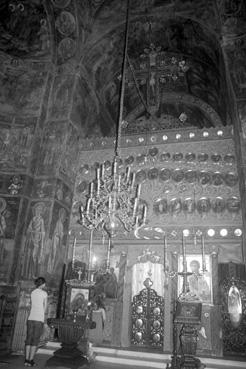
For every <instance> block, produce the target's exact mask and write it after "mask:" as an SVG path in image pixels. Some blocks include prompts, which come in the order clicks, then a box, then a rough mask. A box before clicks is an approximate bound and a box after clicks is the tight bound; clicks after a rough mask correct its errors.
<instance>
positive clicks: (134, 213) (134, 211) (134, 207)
mask: <svg viewBox="0 0 246 369" xmlns="http://www.w3.org/2000/svg"><path fill="white" fill-rule="evenodd" d="M137 206H138V199H137V198H135V199H134V205H133V218H134V217H135V215H136V211H137Z"/></svg>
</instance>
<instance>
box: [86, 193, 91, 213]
mask: <svg viewBox="0 0 246 369" xmlns="http://www.w3.org/2000/svg"><path fill="white" fill-rule="evenodd" d="M90 205H91V198H90V197H89V199H88V200H87V203H86V214H89V210H90Z"/></svg>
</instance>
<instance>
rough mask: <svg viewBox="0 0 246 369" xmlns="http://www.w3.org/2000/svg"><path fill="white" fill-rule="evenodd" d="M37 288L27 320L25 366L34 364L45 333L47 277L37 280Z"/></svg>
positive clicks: (33, 292) (33, 293) (32, 294)
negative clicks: (41, 338) (40, 341)
mask: <svg viewBox="0 0 246 369" xmlns="http://www.w3.org/2000/svg"><path fill="white" fill-rule="evenodd" d="M35 286H36V288H35V289H34V290H33V291H32V293H31V311H30V314H29V317H28V320H27V336H26V355H25V366H34V365H35V362H34V356H35V354H36V351H37V346H38V343H39V340H40V337H41V335H42V333H43V327H44V316H45V310H46V307H47V297H48V295H47V292H46V291H44V288H45V279H44V278H43V277H39V278H37V279H36V280H35Z"/></svg>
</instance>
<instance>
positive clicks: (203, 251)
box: [201, 235, 207, 272]
mask: <svg viewBox="0 0 246 369" xmlns="http://www.w3.org/2000/svg"><path fill="white" fill-rule="evenodd" d="M201 243H202V271H203V272H205V271H206V270H207V268H206V260H205V245H204V236H203V235H202V236H201Z"/></svg>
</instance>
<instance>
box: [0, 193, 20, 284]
mask: <svg viewBox="0 0 246 369" xmlns="http://www.w3.org/2000/svg"><path fill="white" fill-rule="evenodd" d="M19 205H20V199H18V198H11V197H0V280H5V281H7V280H8V276H9V274H10V268H11V265H12V260H13V251H14V238H15V230H16V225H17V219H18V211H19Z"/></svg>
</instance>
